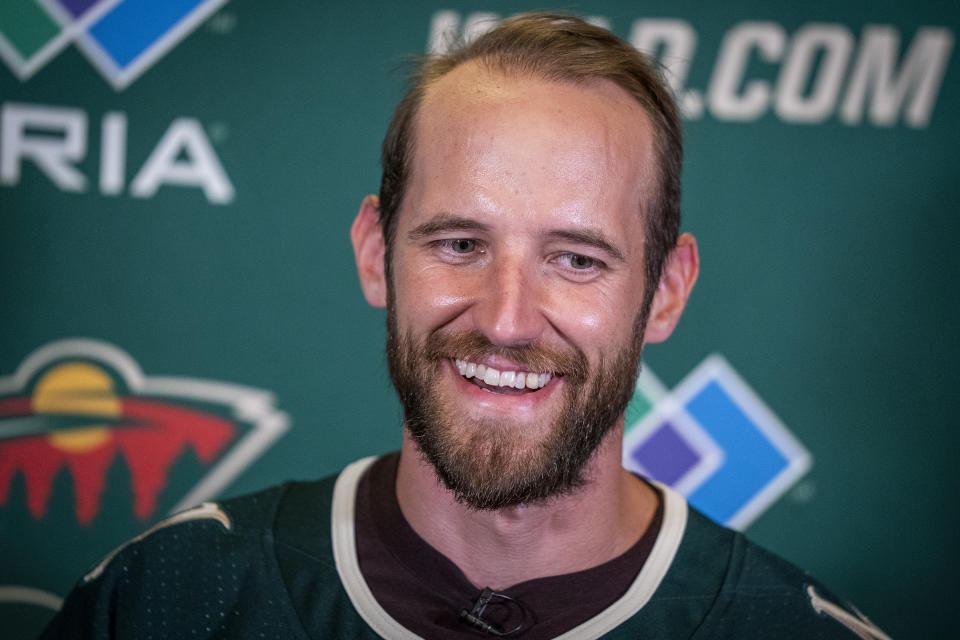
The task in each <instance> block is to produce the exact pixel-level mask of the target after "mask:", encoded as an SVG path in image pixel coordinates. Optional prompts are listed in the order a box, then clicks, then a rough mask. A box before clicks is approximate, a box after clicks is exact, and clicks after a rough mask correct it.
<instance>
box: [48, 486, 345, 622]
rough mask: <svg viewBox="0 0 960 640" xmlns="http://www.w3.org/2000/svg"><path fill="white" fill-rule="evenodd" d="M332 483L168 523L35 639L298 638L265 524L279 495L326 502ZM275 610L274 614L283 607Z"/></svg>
mask: <svg viewBox="0 0 960 640" xmlns="http://www.w3.org/2000/svg"><path fill="white" fill-rule="evenodd" d="M332 486H333V479H332V478H330V479H326V480H321V481H317V482H312V483H287V484H284V485H280V486H276V487H272V488H270V489H266V490H264V491H260V492H257V493H253V494H250V495H245V496H241V497H237V498H231V499H228V500H223V501H221V502H217V503H213V502H210V503H204V504H202V505H200V506H197V507H194V508H192V509H188V510H186V511H183V512H180V513H177V514H174V515H172V516H170V517H169V518H167V519H165V520H163V521H161V522H158V523H157V524H155V525H154V526H152V527H150V528H149V529H147V530H146V531H145V532H144V533H142V534H140V535H139V536H137V537H135V538H133V539H132V540H130V541H128V542H126V543H124V544H122V545H121V546H120V547H118V548H117V549H115V550H114V551H112V552H111V553H110V554H108V555H107V556H106V557H105V558H104V559H103V560H101V561H100V562H99V563H97V565H96V566H94V567H93V568H92V569H91V570H90V571H89V572H88V573H87V574H86V575H84V576H83V577H82V578H81V580H80V581H79V583H78V584H77V585H76V587H75V588H74V590H73V591H72V592H71V593H70V595H69V596H68V597H67V599H66V601H65V603H64V607H63V609H62V610H61V612H60V613H59V614H58V615H57V616H56V617H54V619H53V621H52V622H51V625H50V626H49V627H48V629H47V631H46V635H44V636H43V637H44V638H48V637H49V638H85V637H140V636H143V635H146V636H149V635H158V636H160V637H163V636H167V637H171V636H176V635H177V634H186V633H192V632H193V631H195V630H208V629H207V628H208V627H209V630H212V631H219V632H221V635H222V636H224V637H246V635H244V633H245V632H244V633H240V631H242V630H244V629H258V630H259V631H263V632H264V633H266V634H267V637H291V638H299V637H302V632H301V631H300V626H299V622H298V620H297V619H296V614H295V613H293V611H292V609H291V608H290V607H289V606H286V602H285V601H284V596H283V594H284V593H285V589H284V584H283V579H282V576H281V575H280V572H279V570H278V568H277V563H276V559H275V555H274V549H273V547H274V544H273V541H274V525H275V521H276V518H277V513H278V511H279V510H280V509H281V508H282V506H283V504H284V502H285V501H286V499H287V496H288V495H291V494H298V495H299V494H303V493H304V492H308V493H310V494H312V495H314V496H321V497H323V496H325V495H328V494H329V493H330V492H331V491H332ZM282 605H283V606H282Z"/></svg>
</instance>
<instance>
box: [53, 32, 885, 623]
mask: <svg viewBox="0 0 960 640" xmlns="http://www.w3.org/2000/svg"><path fill="white" fill-rule="evenodd" d="M383 165H384V172H383V181H382V184H381V190H380V197H379V199H378V198H376V197H374V196H368V197H367V198H366V199H365V200H364V201H363V204H362V206H361V208H360V212H359V214H358V215H357V218H356V221H355V222H354V225H353V228H352V230H351V238H352V240H353V245H354V249H355V254H356V260H357V266H358V271H359V275H360V282H361V286H362V288H363V292H364V295H365V297H366V299H367V300H368V301H369V302H370V303H371V304H373V305H374V306H378V307H386V309H387V323H388V344H387V353H388V362H389V367H390V374H391V378H392V380H393V382H394V384H395V386H396V388H397V391H398V393H399V396H400V400H401V403H402V405H403V409H404V419H405V429H404V437H403V444H402V448H401V451H400V452H399V454H394V455H391V456H386V457H383V458H381V459H379V460H375V461H374V460H369V459H368V460H364V461H360V462H358V463H355V464H353V465H351V466H349V467H348V468H347V469H345V470H344V471H343V472H342V473H341V474H340V475H339V476H338V477H337V478H335V479H329V480H326V481H321V482H318V483H301V484H291V485H285V486H283V487H279V488H275V489H271V490H268V491H266V492H263V493H260V494H257V495H255V496H249V497H246V498H239V499H236V500H232V501H227V502H225V503H223V504H221V505H215V504H206V505H203V506H202V507H198V508H197V509H194V510H191V511H188V512H185V513H183V514H180V515H179V516H175V517H174V518H172V519H171V520H170V521H167V522H165V523H161V525H158V526H157V527H155V528H154V530H152V531H150V532H148V533H147V534H145V535H144V536H141V538H139V539H138V540H136V541H134V542H133V543H132V544H129V545H126V546H125V547H122V548H121V549H120V550H118V552H115V554H113V555H112V556H111V557H109V558H107V559H106V560H104V561H103V562H101V563H100V564H99V565H98V566H97V567H95V568H94V569H93V570H92V571H91V572H90V573H89V574H88V575H87V576H85V578H84V579H83V581H82V582H81V584H80V585H79V586H78V587H77V589H76V590H75V591H74V593H73V594H72V595H71V597H70V598H69V599H68V601H67V603H66V605H65V608H64V611H63V612H62V614H61V616H60V617H59V618H58V619H57V620H55V621H54V623H53V624H52V625H51V627H50V628H49V629H48V630H47V636H48V637H61V636H62V637H66V636H72V635H79V636H82V635H84V634H85V633H87V632H92V633H93V634H94V635H102V636H116V637H153V636H156V637H193V636H194V635H196V636H200V637H243V638H255V637H270V638H276V637H298V638H299V637H317V638H328V637H329V638H334V637H335V638H353V637H376V636H377V635H379V636H382V637H386V638H414V637H428V638H461V637H462V638H476V637H482V636H491V635H492V636H510V637H522V638H525V639H533V638H552V637H559V636H563V637H567V638H594V637H601V636H604V637H611V638H637V637H643V638H694V637H696V638H700V637H704V638H706V637H710V638H713V637H729V638H753V637H763V638H785V637H802V638H828V637H829V638H833V637H838V638H850V637H854V634H856V635H857V636H859V637H861V638H871V637H873V638H883V637H886V636H884V635H883V634H882V632H880V631H879V630H877V629H876V628H875V627H873V626H872V625H871V624H870V623H869V622H867V621H866V620H865V619H862V618H861V617H859V616H858V615H855V614H853V613H851V612H849V611H848V610H846V609H844V608H841V607H840V606H838V605H836V604H834V603H833V602H834V601H835V599H834V598H833V597H832V596H828V595H827V591H826V590H825V589H824V588H823V587H822V586H820V585H819V584H817V583H816V582H815V581H814V580H813V579H812V578H810V577H809V576H806V575H805V574H803V573H802V572H800V571H799V570H797V569H796V568H794V567H792V566H791V565H789V564H787V563H786V562H784V561H782V560H780V559H778V558H776V557H774V556H771V555H770V554H768V553H766V552H764V551H763V550H761V549H759V548H757V547H756V546H754V545H752V544H751V543H749V542H747V541H746V540H745V539H744V538H743V537H742V536H740V535H738V534H735V533H733V532H730V531H728V530H725V529H723V528H721V527H719V526H717V525H714V524H712V523H710V522H708V521H707V520H706V519H705V518H704V517H703V516H701V515H699V514H697V513H696V512H695V511H693V510H690V509H689V508H688V507H687V506H686V504H685V503H684V501H683V499H682V498H681V497H679V496H678V495H677V494H675V493H673V492H671V491H670V490H669V489H667V488H665V487H662V486H659V485H656V484H653V483H650V482H647V481H645V480H642V479H640V478H638V477H636V476H633V475H631V474H630V473H628V472H626V471H625V470H624V469H622V468H621V466H620V460H621V440H622V432H623V420H624V411H625V409H626V406H627V402H628V401H629V399H630V396H631V393H632V391H633V387H634V382H635V379H636V375H637V372H638V368H639V366H640V356H641V351H642V347H643V345H644V344H645V343H646V342H658V341H661V340H664V339H666V338H667V337H668V336H669V335H670V333H671V332H672V330H673V328H674V326H675V325H676V323H677V321H678V320H679V317H680V314H681V312H682V310H683V307H684V305H685V303H686V300H687V297H688V295H689V294H690V291H691V289H692V287H693V284H694V281H695V280H696V277H697V273H698V268H699V262H698V256H697V247H696V242H695V240H694V238H693V237H692V236H690V235H689V234H682V235H681V234H679V233H678V228H679V200H680V197H679V193H680V184H679V182H680V165H681V143H680V125H679V120H678V117H677V113H676V109H675V106H674V104H673V101H672V99H671V97H670V94H669V92H668V91H667V89H666V88H665V87H664V85H663V83H662V82H661V80H660V79H658V77H657V76H656V74H655V73H654V71H653V70H652V67H651V66H650V64H649V63H648V61H647V60H646V59H645V58H644V57H643V56H642V55H641V54H639V53H638V52H636V51H635V50H634V49H632V48H631V47H630V46H629V45H628V44H627V43H625V42H623V41H621V40H619V39H617V38H616V37H615V36H613V35H612V34H610V33H609V32H607V31H604V30H602V29H598V28H596V27H592V26H589V25H587V24H586V23H584V22H582V21H580V20H577V19H573V18H569V17H564V16H554V15H546V14H530V15H525V16H519V17H517V18H514V19H511V20H508V21H506V22H504V23H503V24H501V25H500V26H499V27H497V28H496V29H494V30H493V31H492V32H490V33H488V34H487V35H485V36H482V37H481V38H480V39H479V40H477V41H476V42H475V43H473V44H471V45H469V46H467V47H466V48H461V49H458V50H457V51H455V52H454V53H452V54H449V55H446V56H443V57H438V58H435V59H432V60H429V61H427V62H426V63H425V65H424V67H423V69H422V70H421V74H420V77H419V78H418V79H417V82H416V83H415V84H414V86H413V88H412V89H411V91H410V92H409V93H408V95H407V96H406V97H405V98H404V100H403V102H402V103H401V104H400V106H399V107H398V109H397V112H396V114H395V116H394V119H393V122H392V123H391V125H390V129H389V131H388V133H387V138H386V141H385V143H384V155H383Z"/></svg>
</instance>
